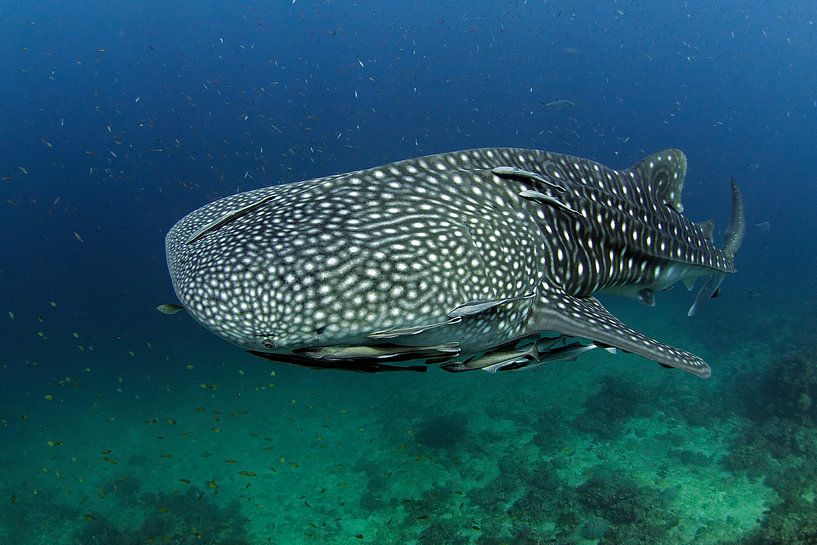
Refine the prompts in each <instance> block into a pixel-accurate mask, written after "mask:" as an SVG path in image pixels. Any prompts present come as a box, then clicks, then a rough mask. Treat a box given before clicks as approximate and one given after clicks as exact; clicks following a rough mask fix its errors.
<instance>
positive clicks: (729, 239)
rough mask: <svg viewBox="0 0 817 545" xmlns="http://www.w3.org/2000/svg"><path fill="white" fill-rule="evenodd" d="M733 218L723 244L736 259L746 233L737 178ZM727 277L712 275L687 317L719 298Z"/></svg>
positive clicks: (733, 185)
mask: <svg viewBox="0 0 817 545" xmlns="http://www.w3.org/2000/svg"><path fill="white" fill-rule="evenodd" d="M731 185H732V217H731V219H730V220H729V227H728V228H727V229H726V237H725V239H724V243H723V248H722V250H723V253H725V254H726V255H728V256H729V257H735V254H737V253H738V250H739V249H740V246H741V244H742V243H743V236H744V235H745V233H746V216H745V212H744V208H743V196H742V195H741V194H740V189H738V183H737V181H736V180H735V178H732V181H731ZM724 278H726V275H725V274H723V273H717V274H712V275H710V276H709V277H708V278H707V279H706V282H705V283H704V285H703V286H701V289H700V290H698V295H696V296H695V302H694V303H692V306H691V307H689V311H688V312H687V316H695V314H697V313H698V311H699V310H700V308H701V306H703V304H704V303H705V302H706V301H707V300H708V299H712V298H713V297H717V296H718V290H719V289H720V287H721V284H722V283H723V280H724Z"/></svg>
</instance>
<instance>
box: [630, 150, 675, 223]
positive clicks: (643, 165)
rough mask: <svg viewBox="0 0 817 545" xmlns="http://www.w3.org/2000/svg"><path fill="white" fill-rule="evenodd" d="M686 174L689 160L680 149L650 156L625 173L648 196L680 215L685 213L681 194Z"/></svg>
mask: <svg viewBox="0 0 817 545" xmlns="http://www.w3.org/2000/svg"><path fill="white" fill-rule="evenodd" d="M686 172H687V158H686V155H684V152H683V151H681V150H679V149H666V150H664V151H659V152H658V153H653V154H652V155H648V156H647V157H645V158H644V159H642V160H641V161H639V162H638V163H636V164H634V165H633V166H632V167H630V168H629V169H627V170H626V171H625V173H626V174H627V175H628V176H629V178H630V179H631V180H634V181H635V183H636V184H638V185H639V186H640V188H641V189H642V190H643V191H644V192H645V193H646V194H647V195H652V196H653V198H655V199H657V200H658V201H659V202H662V203H663V204H665V205H667V206H669V207H670V208H672V209H673V210H675V211H676V212H679V213H680V212H683V211H684V205H683V204H682V203H681V193H682V192H683V190H684V178H685V177H686Z"/></svg>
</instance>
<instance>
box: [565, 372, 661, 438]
mask: <svg viewBox="0 0 817 545" xmlns="http://www.w3.org/2000/svg"><path fill="white" fill-rule="evenodd" d="M651 397H652V396H651V395H648V392H645V391H642V390H639V389H638V388H637V387H635V386H634V385H633V384H632V383H631V382H628V381H625V380H623V379H620V378H617V377H612V376H609V377H605V378H604V379H603V380H602V384H601V388H600V389H599V391H598V392H596V393H595V394H593V395H592V396H590V397H588V398H587V400H586V401H585V403H584V412H583V413H582V414H581V415H580V416H579V417H577V418H576V419H575V420H574V422H573V423H574V425H575V426H576V428H578V429H579V430H581V431H585V432H588V433H592V434H594V435H596V436H597V437H599V438H601V439H611V438H613V437H615V436H617V435H620V434H621V432H622V428H623V427H624V425H625V424H626V422H627V421H628V420H630V419H631V418H634V417H638V416H650V415H651V414H653V413H654V412H655V408H654V407H653V405H652V404H651V403H650V401H651Z"/></svg>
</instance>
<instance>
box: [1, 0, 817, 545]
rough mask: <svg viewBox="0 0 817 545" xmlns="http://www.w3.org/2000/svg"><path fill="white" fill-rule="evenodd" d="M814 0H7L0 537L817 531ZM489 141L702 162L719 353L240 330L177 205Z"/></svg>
mask: <svg viewBox="0 0 817 545" xmlns="http://www.w3.org/2000/svg"><path fill="white" fill-rule="evenodd" d="M815 21H817V5H815V4H813V3H811V2H793V1H780V0H770V1H764V2H761V1H747V2H706V1H692V0H691V1H689V2H659V1H656V0H650V1H610V2H590V1H564V2H556V1H544V0H527V1H524V0H510V1H496V0H490V1H489V0H482V1H479V2H466V1H462V0H454V1H443V2H440V1H437V2H430V1H427V0H417V1H412V2H397V1H395V0H383V1H359V2H347V1H342V0H336V1H328V0H325V1H318V0H315V1H306V0H286V1H280V0H267V1H263V2H238V1H236V2H233V1H230V2H226V1H215V0H212V1H211V0H205V1H195V2H194V1H191V0H178V1H173V2H159V1H155V0H152V1H151V0H149V1H143V2H128V1H124V0H121V1H113V2H112V1H98V0H82V1H77V2H57V1H55V0H45V1H42V2H8V1H6V2H0V28H2V30H3V39H2V43H0V74H1V75H0V545H7V544H8V545H18V544H19V545H29V544H32V545H33V544H43V545H44V544H48V545H115V544H127V545H137V544H139V545H142V544H152V543H155V544H165V543H166V544H175V545H182V544H183V545H187V544H206V545H210V544H225V545H246V544H252V545H260V544H278V545H294V544H301V543H303V544H357V543H361V544H378V545H381V544H418V545H436V544H439V545H466V544H468V545H499V544H507V545H523V544H525V545H532V544H581V545H592V544H597V543H598V544H605V545H610V544H670V543H672V544H676V543H677V544H705V545H710V544H711V545H715V544H718V545H737V544H741V545H766V544H779V543H785V544H801V543H802V544H806V543H814V542H815V541H817V505H815V502H817V399H815V397H817V356H815V354H817V328H815V325H814V318H815V312H814V308H815V307H816V306H817V290H815V278H816V277H817V274H815V273H817V257H815V256H817V252H815V250H816V249H817V247H816V246H815V243H814V231H815V229H817V223H815V219H814V218H815V215H814V214H815V213H814V210H815V209H817V176H815V172H817V139H815V135H817V77H815V73H814V67H815V66H817V28H815ZM481 146H519V147H530V148H538V149H546V150H552V151H557V152H561V153H568V154H572V155H578V156H582V157H587V158H591V159H594V160H598V161H600V162H602V163H605V164H607V165H610V166H612V167H616V168H619V167H626V166H629V165H631V164H633V163H634V162H636V161H638V160H640V159H641V158H643V157H644V156H645V155H647V154H649V153H652V152H655V151H658V150H661V149H663V148H667V147H677V148H680V149H683V150H684V151H685V153H686V154H687V157H688V161H689V171H688V176H687V182H686V186H685V191H684V205H685V209H686V214H687V215H688V216H689V217H691V218H693V219H695V220H704V219H708V218H714V219H715V220H716V221H717V224H718V226H719V228H718V230H717V231H716V234H717V235H718V236H720V235H722V232H723V228H724V226H725V225H726V224H727V221H728V217H729V193H728V181H729V179H730V177H732V176H734V177H735V178H736V179H737V180H738V182H739V183H740V185H741V188H742V190H743V193H744V198H745V201H746V207H747V220H748V225H747V234H746V240H745V243H744V246H743V248H742V249H741V251H740V253H739V255H738V257H737V267H738V269H739V271H738V273H737V274H734V275H730V276H729V278H727V280H726V282H725V283H724V285H723V287H722V289H721V294H720V296H719V297H718V298H717V299H715V300H713V301H711V302H710V303H709V304H707V306H706V307H705V308H704V310H703V312H702V313H701V314H700V315H699V316H696V317H694V318H688V317H687V316H686V310H687V308H688V306H689V304H690V302H691V300H692V298H693V296H694V293H688V292H687V291H686V290H684V289H683V288H682V287H678V288H675V289H674V290H672V291H669V292H666V293H661V294H659V295H658V298H657V306H656V307H655V308H649V307H646V306H644V305H641V304H639V303H637V302H634V301H631V300H627V299H620V298H615V297H604V298H603V301H604V303H605V305H607V306H608V308H609V309H610V310H611V311H612V312H614V313H615V314H616V315H618V316H620V317H621V318H622V319H623V320H624V321H625V322H627V323H629V324H632V325H633V326H635V327H637V328H639V329H641V330H642V331H645V332H646V333H648V334H650V335H652V336H655V337H656V338H659V339H661V340H662V341H665V342H668V343H670V344H673V345H675V346H679V347H683V348H685V349H688V350H690V351H693V352H695V353H697V354H700V355H701V356H703V357H704V358H705V359H706V360H707V361H709V362H710V363H711V365H712V368H713V376H712V378H710V379H708V380H701V379H698V378H695V377H693V376H691V375H688V374H685V373H681V372H678V371H671V370H667V369H663V368H661V367H659V366H657V365H655V364H654V363H653V362H650V361H647V360H645V359H643V358H640V357H637V356H635V355H629V354H618V355H615V356H612V355H609V354H607V353H604V352H602V351H596V352H601V353H590V354H588V355H586V356H583V357H581V358H580V359H578V360H577V361H570V362H558V363H555V364H553V365H549V366H543V367H540V368H537V369H534V370H531V371H521V372H515V373H497V374H489V373H481V372H473V373H463V374H449V373H445V372H443V371H441V370H438V369H432V370H430V371H429V372H428V373H425V374H415V373H406V374H402V373H382V374H376V375H369V374H358V373H344V372H334V371H315V370H310V369H305V368H300V367H293V366H287V365H283V364H273V363H271V362H269V361H266V360H262V359H259V358H254V357H253V356H251V355H248V354H246V353H245V352H243V351H242V350H241V349H239V348H236V347H233V346H231V345H229V344H227V343H225V342H224V341H222V340H220V339H218V338H217V337H216V336H214V335H212V334H210V333H209V332H208V331H206V330H205V329H204V328H202V327H200V326H199V325H198V324H196V323H195V322H194V321H193V320H191V319H190V318H189V317H188V316H186V315H185V314H184V313H179V314H176V315H173V316H165V315H162V314H160V313H158V312H157V311H156V310H155V307H156V306H157V305H159V304H162V303H168V302H173V301H174V294H173V289H172V286H171V283H170V280H169V277H168V274H167V268H166V264H165V255H164V235H165V234H166V233H167V231H168V229H169V228H170V227H171V226H172V225H173V224H174V223H175V222H176V221H177V220H178V219H180V218H181V217H182V216H184V215H185V214H186V213H188V212H190V211H191V210H193V209H195V208H197V207H199V206H201V205H203V204H205V203H207V202H210V201H212V200H214V199H216V198H218V197H222V196H226V195H229V194H232V193H235V192H237V191H242V190H247V189H253V188H257V187H263V186H268V185H273V184H278V183H283V182H290V181H297V180H302V179H307V178H311V177H316V176H324V175H329V174H333V173H338V172H346V171H349V170H354V169H360V168H365V167H370V166H374V165H378V164H383V163H387V162H390V161H395V160H399V159H404V158H409V157H415V156H420V155H425V154H431V153H438V152H444V151H451V150H457V149H467V148H474V147H481Z"/></svg>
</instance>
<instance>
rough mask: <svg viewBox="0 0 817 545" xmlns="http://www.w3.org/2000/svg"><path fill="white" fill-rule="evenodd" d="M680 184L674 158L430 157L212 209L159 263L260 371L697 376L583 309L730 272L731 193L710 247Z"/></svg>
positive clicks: (598, 311) (250, 195) (701, 369)
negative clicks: (604, 299)
mask: <svg viewBox="0 0 817 545" xmlns="http://www.w3.org/2000/svg"><path fill="white" fill-rule="evenodd" d="M685 174H686V158H685V156H684V154H683V153H682V152H681V151H679V150H666V151H662V152H660V153H656V154H654V155H651V156H649V157H647V158H646V159H644V160H643V161H641V162H639V163H637V164H636V165H634V166H633V167H631V168H629V169H624V170H613V169H610V168H608V167H605V166H603V165H601V164H599V163H596V162H593V161H590V160H587V159H581V158H578V157H571V156H568V155H560V154H555V153H549V152H545V151H538V150H527V149H511V148H491V149H475V150H467V151H460V152H452V153H443V154H439V155H432V156H428V157H423V158H418V159H409V160H405V161H400V162H396V163H392V164H388V165H384V166H380V167H376V168H370V169H367V170H361V171H357V172H350V173H348V174H339V175H335V176H328V177H325V178H317V179H314V180H307V181H302V182H297V183H290V184H284V185H277V186H272V187H268V188H263V189H256V190H254V191H248V192H245V193H239V194H237V195H233V196H231V197H226V198H223V199H220V200H218V201H215V202H213V203H211V204H208V205H205V206H203V207H202V208H199V209H198V210H196V211H194V212H192V213H190V214H188V215H187V216H186V217H184V218H183V219H182V220H181V221H179V222H178V223H177V224H176V225H175V226H174V227H173V228H172V229H171V230H170V232H169V233H168V235H167V240H166V247H167V261H168V266H169V269H170V275H171V278H172V281H173V286H174V288H175V290H176V294H177V296H178V299H179V301H180V303H181V305H182V306H183V307H184V308H185V309H186V310H187V311H188V312H189V313H190V314H191V315H192V316H193V317H194V318H195V319H196V320H198V321H199V322H200V323H201V324H202V325H204V326H205V327H206V328H208V329H210V330H211V331H212V332H214V333H216V334H217V335H219V336H221V337H222V338H224V339H226V340H228V341H230V342H232V343H235V344H237V345H239V346H241V347H243V348H245V349H246V350H248V351H250V352H251V353H253V354H256V355H259V356H263V357H265V358H268V359H270V360H274V361H279V362H287V363H295V364H300V365H306V366H310V367H318V368H322V367H332V368H341V369H354V370H359V371H370V372H374V371H385V370H398V369H399V370H402V369H409V370H425V368H426V365H427V364H440V365H441V366H442V367H443V368H444V369H447V370H450V371H462V370H470V369H485V370H490V371H496V370H502V369H503V368H505V369H518V368H520V367H531V366H534V365H537V364H541V363H545V362H548V361H556V360H563V359H574V358H575V357H577V356H578V355H579V354H581V353H583V352H585V351H587V350H588V349H591V348H596V347H601V348H604V349H607V350H608V351H611V352H614V351H615V350H614V349H615V348H618V349H621V350H623V351H626V352H633V353H636V354H640V355H642V356H644V357H646V358H649V359H652V360H654V361H656V362H658V363H659V364H661V365H663V366H665V367H674V368H678V369H683V370H685V371H688V372H690V373H693V374H695V375H697V376H700V377H708V376H709V375H710V368H709V366H708V365H707V364H706V362H704V361H703V360H702V359H701V358H699V357H698V356H695V355H693V354H690V353H688V352H685V351H682V350H679V349H677V348H673V347H670V346H667V345H665V344H662V343H660V342H658V341H656V340H654V339H651V338H649V337H647V336H645V335H643V334H642V333H640V332H638V331H635V330H634V329H632V328H630V327H628V326H627V325H625V324H623V323H622V322H621V321H620V320H618V319H617V318H616V317H615V316H613V315H611V314H610V313H609V312H608V311H607V310H606V309H605V308H604V307H603V306H602V305H601V304H600V303H599V301H598V300H596V299H595V298H594V297H593V294H594V293H596V292H602V291H610V292H614V293H624V294H630V295H634V296H637V297H638V298H640V299H641V300H642V301H644V302H646V303H649V304H651V303H652V301H653V293H654V291H655V290H666V289H668V288H670V287H672V286H673V285H674V284H675V283H677V282H678V281H683V282H685V283H687V284H688V285H690V286H691V283H692V282H694V279H695V278H696V277H698V276H706V275H712V278H713V280H712V281H710V282H709V283H708V286H709V287H708V288H707V287H706V286H705V289H707V290H709V291H706V292H705V293H706V294H707V295H712V293H713V292H712V287H713V286H716V285H717V286H719V285H720V280H721V279H722V277H723V275H724V274H725V273H730V272H734V270H735V269H734V265H733V257H734V254H735V252H736V251H737V249H738V247H739V246H740V239H742V234H743V209H742V201H741V200H740V194H739V193H738V189H737V185H736V184H734V183H733V185H732V191H733V208H734V210H733V214H732V218H733V220H732V221H733V225H731V226H730V228H729V231H728V232H729V233H732V235H731V238H730V239H729V240H727V244H726V245H725V247H724V248H722V249H719V248H717V247H716V246H715V245H714V243H713V241H712V224H711V222H704V223H701V224H694V223H692V222H691V221H689V220H688V219H687V218H686V217H685V216H684V215H683V214H682V211H683V206H682V204H681V191H682V189H683V184H684V176H685ZM703 291H704V290H702V292H703ZM699 297H701V296H699ZM577 340H578V341H580V342H579V343H577V342H576V341H577ZM403 362H413V363H414V364H413V365H407V366H400V365H393V364H394V363H398V364H399V363H403ZM419 364H426V365H419Z"/></svg>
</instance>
